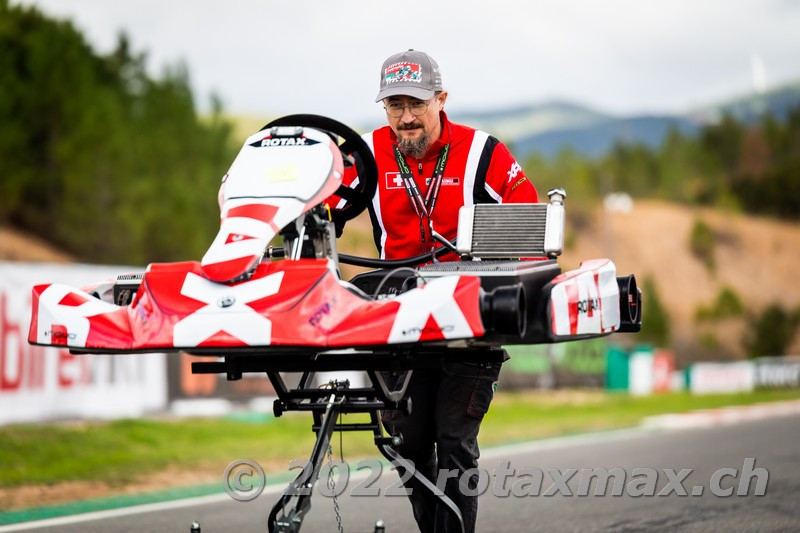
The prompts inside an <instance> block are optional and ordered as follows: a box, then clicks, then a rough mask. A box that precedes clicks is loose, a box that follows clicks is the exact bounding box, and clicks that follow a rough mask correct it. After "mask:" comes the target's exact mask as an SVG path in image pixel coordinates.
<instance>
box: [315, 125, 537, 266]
mask: <svg viewBox="0 0 800 533" xmlns="http://www.w3.org/2000/svg"><path fill="white" fill-rule="evenodd" d="M440 118H441V121H442V135H441V137H440V138H439V139H438V140H437V141H436V142H434V143H433V145H432V146H431V147H430V148H429V149H428V151H427V153H426V154H425V156H424V157H423V158H422V159H421V160H417V159H415V158H413V157H410V156H406V157H405V161H406V164H407V165H408V167H409V169H410V170H411V171H412V173H413V175H414V179H415V181H416V183H417V186H418V187H419V189H420V192H421V193H422V196H423V197H424V196H425V193H426V192H427V189H428V185H429V182H430V179H431V177H432V176H433V173H434V167H435V166H436V162H437V160H438V157H439V153H440V152H441V150H442V148H443V147H444V146H445V145H446V144H448V143H449V144H450V149H449V153H448V157H447V161H446V166H445V169H444V175H443V178H442V182H441V188H440V190H439V195H438V198H437V199H436V205H435V209H434V212H433V215H432V219H433V227H434V229H435V230H436V231H437V232H439V233H440V234H442V235H443V236H444V237H446V238H447V239H453V238H455V236H456V230H457V229H458V210H459V208H460V207H461V206H463V205H472V204H476V203H509V202H516V203H532V202H537V201H538V195H537V193H536V189H535V188H534V186H533V184H532V183H531V182H530V180H528V178H527V177H526V176H525V174H524V173H523V171H522V168H521V167H520V165H519V164H518V163H517V162H516V160H515V159H514V157H513V156H512V155H511V153H510V152H509V151H508V148H506V146H505V145H504V144H503V143H501V142H500V141H498V140H497V139H495V138H494V137H492V136H490V135H489V134H487V133H484V132H482V131H479V130H475V129H472V128H469V127H467V126H462V125H460V124H454V123H452V122H450V121H449V120H448V118H447V115H446V114H445V113H444V111H442V112H441V114H440ZM362 137H363V139H364V140H365V141H366V143H367V144H368V145H369V147H370V149H371V150H372V153H373V154H374V155H375V162H376V163H377V166H378V187H377V189H376V191H375V196H374V197H373V199H372V204H371V205H370V206H369V211H370V218H371V220H372V226H373V233H374V237H375V245H376V246H377V248H378V251H379V252H380V257H381V259H401V258H406V257H412V256H415V255H419V254H421V253H425V252H429V251H430V250H431V242H432V240H431V238H430V235H428V234H427V220H426V221H425V224H424V227H425V230H424V231H425V233H426V235H425V237H426V242H425V243H423V237H422V235H421V234H420V230H419V227H420V219H419V217H418V216H417V213H416V211H415V210H414V208H413V206H412V204H411V202H410V199H409V197H408V193H407V192H406V188H405V186H404V184H403V182H402V179H401V177H400V171H399V169H398V165H397V160H396V159H395V152H394V145H395V144H396V143H397V136H396V135H395V133H394V132H393V131H392V129H391V128H390V127H389V126H384V127H382V128H379V129H377V130H375V131H372V132H370V133H367V134H364V135H363V136H362ZM356 180H358V176H357V174H356V172H355V169H354V168H349V169H346V171H345V176H344V183H345V185H349V186H354V185H355V184H357V181H356ZM328 204H329V205H330V206H332V207H334V208H335V207H337V206H341V205H343V204H342V200H341V199H340V198H339V197H337V196H333V197H331V198H330V199H329V200H328Z"/></svg>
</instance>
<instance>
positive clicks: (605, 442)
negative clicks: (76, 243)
mask: <svg viewBox="0 0 800 533" xmlns="http://www.w3.org/2000/svg"><path fill="white" fill-rule="evenodd" d="M799 443H800V416H798V415H792V416H781V417H775V418H768V419H764V420H757V421H750V422H742V423H738V424H735V425H726V426H717V427H712V428H695V429H680V430H653V429H633V430H624V431H619V432H609V433H601V434H595V435H586V436H579V437H575V438H562V439H552V440H548V441H542V442H538V443H530V444H521V445H517V446H510V447H505V448H497V449H492V450H488V451H487V452H486V453H484V457H483V458H482V460H481V467H482V468H483V469H485V470H486V471H487V472H491V471H496V469H497V468H498V466H499V465H500V461H502V460H508V461H510V464H509V468H512V469H517V471H516V473H515V474H514V475H510V476H508V477H507V479H506V482H505V484H504V487H505V488H507V489H510V488H512V487H513V486H514V485H515V484H519V486H520V487H521V485H522V483H523V481H524V479H525V478H524V476H523V475H522V474H521V472H520V471H519V469H521V468H524V467H527V468H538V469H540V470H541V471H542V472H544V478H543V481H542V486H541V490H540V494H539V495H538V496H514V495H509V496H506V497H502V496H496V495H493V494H492V493H493V491H496V489H493V486H492V485H493V484H495V485H496V484H497V482H496V478H494V479H490V484H489V487H488V489H487V490H486V492H485V493H484V494H483V495H482V496H481V498H480V508H479V516H478V531H485V532H495V531H508V532H512V531H581V532H583V531H617V532H622V531H676V530H680V531H704V532H705V531H800V501H798V496H799V495H800V444H799ZM746 458H754V459H755V468H764V469H766V471H767V472H768V474H769V478H768V482H767V487H766V494H764V495H763V496H756V495H754V493H755V492H756V489H757V482H758V479H757V477H753V479H752V481H751V483H750V484H749V487H747V486H746V485H747V484H746V483H744V484H742V485H741V487H743V488H744V489H745V490H747V492H748V495H746V496H738V495H737V494H736V492H737V490H738V489H739V488H740V483H741V478H742V471H743V468H744V464H745V460H746ZM601 467H602V468H607V469H611V468H615V467H619V468H621V469H622V470H623V471H624V472H625V474H626V479H625V490H623V494H622V495H621V496H613V495H612V494H611V492H612V485H613V483H612V482H609V485H608V487H607V494H606V495H604V496H603V495H600V496H596V495H594V491H595V489H596V486H595V485H592V486H591V490H590V491H589V495H588V496H577V495H576V493H577V492H579V488H580V487H579V477H580V475H581V472H580V469H593V468H601ZM634 468H651V469H655V472H656V473H657V474H658V481H657V484H656V486H655V493H656V494H658V492H659V491H662V490H663V489H664V487H666V486H667V485H669V482H668V476H667V474H666V473H665V469H671V470H670V472H675V473H678V472H680V471H681V470H682V469H692V472H691V474H689V475H688V477H686V478H685V479H683V480H682V481H680V482H679V484H680V486H681V487H682V488H683V489H682V490H685V491H686V493H687V495H686V496H680V495H677V494H676V492H674V491H670V494H668V495H664V496H658V495H654V496H646V495H645V496H639V497H634V496H631V495H630V494H629V487H630V485H629V483H630V482H631V480H632V479H633V478H634V476H636V475H637V474H636V472H634ZM720 468H734V469H736V470H737V471H738V472H739V473H738V475H737V477H736V478H733V477H730V476H728V477H725V478H722V480H721V482H719V488H720V489H722V490H724V489H728V488H731V489H732V492H733V494H732V495H731V496H727V497H724V496H715V495H714V494H712V492H711V490H710V487H711V486H712V485H711V482H710V480H711V479H712V475H713V473H714V472H715V471H717V470H718V469H720ZM548 469H557V470H558V471H559V472H560V474H556V475H560V476H566V475H568V472H569V471H568V469H578V472H577V473H576V474H575V475H574V476H573V477H571V478H569V481H567V482H566V487H564V486H558V485H554V484H553V482H552V478H551V477H550V474H549V473H548ZM637 472H638V471H637ZM762 476H763V473H762ZM395 479H396V474H395V473H394V472H390V471H384V473H383V475H382V476H381V478H380V479H379V480H378V482H377V483H376V484H375V485H373V487H376V488H378V489H379V490H380V491H381V494H383V491H384V490H385V487H387V485H389V484H391V483H392V482H393V481H395ZM636 479H642V476H641V475H640V476H639V477H638V478H636ZM612 481H613V478H612ZM358 483H359V479H351V480H350V483H349V484H348V486H347V490H345V494H344V495H343V496H340V497H339V501H338V503H339V505H340V507H341V514H342V517H343V520H342V525H343V527H344V530H345V531H347V532H368V531H373V525H374V523H375V520H376V519H377V518H382V519H383V520H384V521H385V522H386V531H387V532H400V531H403V532H405V531H415V530H416V529H415V524H414V521H413V518H412V516H411V508H410V506H409V504H408V502H407V500H406V499H405V498H404V497H389V496H383V495H382V496H377V497H352V496H348V495H347V494H348V492H350V491H351V490H352V488H353V487H354V486H356V485H358ZM673 486H675V485H674V484H673ZM696 486H703V494H702V496H693V495H692V493H693V492H698V491H699V490H700V489H696V488H695V487H696ZM500 488H502V487H500ZM640 488H641V486H640ZM548 489H552V490H555V489H558V490H555V492H556V493H555V494H554V495H552V496H545V495H544V493H545V492H546V491H547V490H548ZM565 489H566V490H568V491H569V492H571V493H572V495H566V494H564V492H566V490H565ZM276 490H278V489H275V490H270V489H269V488H268V490H267V491H265V492H264V493H263V494H262V495H261V496H260V497H258V498H257V499H255V500H253V501H251V502H247V503H241V502H235V501H231V500H223V499H221V498H211V500H212V502H211V503H205V504H204V505H192V506H187V507H183V508H172V509H163V510H158V511H150V512H144V513H137V514H130V515H124V516H117V517H113V518H106V519H96V520H92V521H85V522H77V523H72V524H65V525H59V526H47V527H39V528H36V529H35V531H52V532H58V533H67V532H82V533H87V532H119V531H143V532H159V531H169V532H172V531H178V532H187V531H189V525H190V523H191V522H192V520H197V521H199V522H200V524H201V526H202V531H203V533H211V532H239V531H266V515H267V512H268V510H269V508H270V507H271V505H272V503H273V502H274V501H275V499H276V496H277V492H276ZM645 490H647V489H646V488H645ZM207 501H208V500H207ZM0 529H2V528H0ZM336 530H337V528H336V520H335V515H334V512H333V501H332V499H331V498H329V497H324V496H320V495H315V496H314V498H313V500H312V509H311V512H310V514H309V515H308V516H307V518H306V520H305V521H304V523H303V528H302V531H303V532H330V531H336Z"/></svg>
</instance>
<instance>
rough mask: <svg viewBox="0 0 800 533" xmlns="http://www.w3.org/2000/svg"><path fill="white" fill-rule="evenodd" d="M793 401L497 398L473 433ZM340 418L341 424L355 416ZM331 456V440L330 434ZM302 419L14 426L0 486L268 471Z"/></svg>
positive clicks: (284, 461)
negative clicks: (253, 463)
mask: <svg viewBox="0 0 800 533" xmlns="http://www.w3.org/2000/svg"><path fill="white" fill-rule="evenodd" d="M796 398H800V390H777V391H758V392H755V393H752V394H737V395H713V396H691V395H689V394H666V395H660V396H651V397H641V398H633V397H630V396H627V395H622V394H619V395H617V394H607V393H604V392H595V391H591V392H583V391H565V392H506V393H499V394H498V395H497V397H496V398H495V401H494V402H493V404H492V408H491V410H490V411H489V414H487V416H486V418H485V420H484V423H483V426H482V429H481V436H480V440H481V444H482V445H483V446H489V445H496V444H501V443H508V442H515V441H522V440H529V439H539V438H545V437H552V436H558V435H568V434H574V433H579V432H586V431H596V430H605V429H613V428H621V427H630V426H634V425H637V424H638V423H639V422H641V420H642V419H643V418H644V417H646V416H651V415H657V414H664V413H677V412H685V411H690V410H693V409H701V408H714V407H721V406H726V405H743V404H751V403H758V402H768V401H778V400H788V399H796ZM356 419H357V418H356V416H355V415H353V416H350V417H347V418H346V420H347V421H353V420H356ZM334 439H335V442H334V447H335V448H336V449H337V450H338V436H335V437H334ZM313 442H314V435H313V433H312V432H311V416H310V415H308V414H301V413H290V414H287V415H284V416H283V417H281V418H278V419H274V418H271V417H266V416H264V417H260V418H258V419H255V420H254V419H253V418H252V417H250V418H242V417H240V418H232V417H229V418H225V419H216V418H192V419H184V420H153V419H149V420H121V421H115V422H98V423H73V424H49V425H15V426H7V427H4V428H2V430H0V487H4V488H9V487H16V486H21V485H37V484H52V483H57V482H61V481H104V482H106V483H110V484H111V485H112V486H120V487H121V486H124V485H126V484H129V483H131V482H134V481H137V480H142V479H146V478H147V477H148V476H150V475H153V474H156V473H159V472H164V471H167V472H174V473H176V474H177V473H180V472H186V471H194V470H196V471H200V470H204V471H215V472H216V471H218V472H220V473H221V472H222V471H223V470H224V468H225V466H227V464H229V463H230V462H231V461H233V460H235V459H239V458H251V459H255V460H257V461H259V462H260V463H261V464H262V465H264V466H265V468H266V469H267V470H268V471H269V468H270V465H272V466H273V467H274V468H277V469H280V470H285V468H286V466H287V465H288V461H289V460H291V459H298V458H305V457H307V455H308V454H309V453H310V451H311V447H312V445H313ZM344 451H345V456H346V457H347V458H355V457H364V456H374V455H376V454H377V452H376V450H375V448H374V446H373V444H372V440H371V435H370V434H368V433H366V432H358V433H347V434H345V435H344Z"/></svg>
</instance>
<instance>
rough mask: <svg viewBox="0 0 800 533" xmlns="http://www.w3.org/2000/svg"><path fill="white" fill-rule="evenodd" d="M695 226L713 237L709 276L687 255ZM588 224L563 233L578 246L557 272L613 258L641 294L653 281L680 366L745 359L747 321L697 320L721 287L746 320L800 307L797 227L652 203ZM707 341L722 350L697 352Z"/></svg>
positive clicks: (598, 215) (799, 347)
mask: <svg viewBox="0 0 800 533" xmlns="http://www.w3.org/2000/svg"><path fill="white" fill-rule="evenodd" d="M567 212H568V213H569V212H570V209H569V205H567ZM695 220H702V221H703V222H704V223H705V224H706V225H707V226H709V227H710V228H711V229H712V231H713V232H714V235H715V240H716V245H715V248H714V259H715V263H716V267H715V269H714V271H710V270H709V269H708V268H707V267H706V266H705V264H704V263H703V262H702V261H701V260H699V259H698V258H696V257H694V256H693V255H692V254H691V253H690V251H689V240H690V234H691V230H692V226H693V224H694V222H695ZM588 222H589V223H587V224H586V225H585V227H583V228H582V229H580V230H578V229H577V228H574V227H573V228H568V230H567V231H568V234H572V235H574V238H575V245H574V247H572V248H571V249H568V250H566V251H565V253H564V255H563V258H562V265H563V266H564V267H573V266H575V265H576V264H577V263H578V262H579V261H580V260H582V259H588V258H592V257H611V258H613V260H614V262H615V264H616V265H617V271H618V272H619V273H629V272H633V273H635V274H636V276H637V278H638V280H639V285H640V287H641V286H642V284H643V281H644V279H645V278H647V277H651V278H652V279H653V280H654V282H655V283H656V286H657V290H658V292H659V296H660V298H661V300H662V302H663V303H664V305H665V306H666V307H667V310H668V312H669V316H670V319H671V326H672V339H673V344H674V348H675V351H676V355H677V356H678V359H679V361H687V360H690V359H692V358H699V357H702V358H703V359H717V358H719V359H723V358H738V357H742V356H743V354H744V352H743V348H742V342H741V341H742V336H743V334H744V333H745V330H746V329H747V318H746V316H745V317H738V318H729V319H725V320H723V321H721V322H719V323H708V322H705V323H703V322H697V321H696V320H695V313H696V311H697V309H698V308H699V307H700V306H704V305H705V306H708V305H710V304H711V303H712V302H713V301H714V299H715V298H716V296H717V294H718V293H719V291H720V289H721V288H722V287H724V286H728V287H730V288H732V289H733V290H734V291H735V292H736V293H737V294H738V296H739V297H740V299H741V300H742V303H743V304H744V308H745V313H746V314H747V313H754V312H760V311H761V310H763V309H764V308H765V307H766V306H768V305H770V304H773V303H778V304H780V305H782V306H783V307H784V308H786V309H790V308H796V307H797V306H798V305H800V284H798V283H797V263H798V261H797V257H798V256H797V250H800V224H791V223H786V222H780V221H776V220H773V219H766V218H759V217H753V216H747V215H741V214H734V213H727V212H723V211H719V210H713V209H707V208H697V207H688V206H682V205H676V204H669V203H665V202H659V201H653V200H639V201H636V203H635V206H634V209H633V211H632V212H630V213H627V214H626V213H608V214H604V213H603V212H602V211H601V210H600V209H597V211H596V212H594V213H592V214H591V215H590V217H589V220H588ZM644 297H645V298H646V297H647V296H646V295H645V296H644ZM645 320H646V317H645ZM704 334H705V336H706V337H707V338H712V337H713V338H715V339H716V340H717V341H718V342H719V347H718V348H716V349H709V348H708V347H707V348H701V347H700V345H699V344H700V342H699V339H700V338H701V337H702V336H703V335H704ZM798 337H800V336H798ZM798 341H800V338H797V337H796V338H795V342H794V343H793V345H792V346H791V350H790V351H791V352H792V353H798V352H800V342H798ZM771 355H778V354H771Z"/></svg>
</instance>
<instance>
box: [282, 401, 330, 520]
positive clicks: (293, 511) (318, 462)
mask: <svg viewBox="0 0 800 533" xmlns="http://www.w3.org/2000/svg"><path fill="white" fill-rule="evenodd" d="M343 400H344V397H340V396H337V395H336V394H335V393H331V395H330V396H329V397H328V400H327V404H326V406H325V412H324V414H323V415H322V422H321V424H320V427H319V430H318V432H317V441H316V442H315V443H314V448H313V450H312V452H311V457H310V458H309V462H308V463H307V465H306V467H305V468H303V471H302V472H300V474H299V475H298V476H297V477H296V478H295V479H294V481H292V482H291V483H290V484H289V486H288V487H286V490H284V491H283V495H281V498H280V499H279V500H278V503H276V504H275V506H274V507H273V508H272V511H271V512H270V513H269V520H268V522H267V525H268V528H269V531H270V533H297V532H298V531H300V526H301V525H302V523H303V518H304V516H305V515H306V513H308V511H309V510H310V509H311V493H312V487H313V486H314V483H315V482H316V480H317V476H318V475H319V471H320V468H321V467H322V462H323V460H324V459H325V453H326V451H327V450H328V444H329V443H330V440H331V434H332V433H333V430H334V427H335V425H336V419H337V418H338V416H339V412H340V409H339V405H341V403H342V401H343ZM292 498H296V501H295V504H294V506H292V507H291V508H290V509H289V510H288V512H287V511H286V507H287V505H289V503H290V502H291V501H292Z"/></svg>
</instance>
